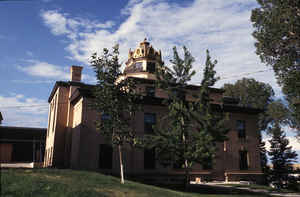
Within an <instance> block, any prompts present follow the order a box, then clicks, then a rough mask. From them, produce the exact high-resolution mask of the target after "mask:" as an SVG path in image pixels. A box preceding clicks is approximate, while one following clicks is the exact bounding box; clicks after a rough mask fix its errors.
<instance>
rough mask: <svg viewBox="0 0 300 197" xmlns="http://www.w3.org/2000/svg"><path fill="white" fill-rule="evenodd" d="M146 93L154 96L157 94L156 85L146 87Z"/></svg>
mask: <svg viewBox="0 0 300 197" xmlns="http://www.w3.org/2000/svg"><path fill="white" fill-rule="evenodd" d="M146 95H147V96H152V97H154V96H155V87H152V86H147V87H146Z"/></svg>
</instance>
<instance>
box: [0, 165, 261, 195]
mask: <svg viewBox="0 0 300 197" xmlns="http://www.w3.org/2000/svg"><path fill="white" fill-rule="evenodd" d="M0 194H1V195H0V196H3V197H4V196H5V197H10V196H11V197H19V196H20V197H30V196H34V197H39V196H43V197H44V196H51V197H77V196H78V197H94V196H98V197H102V196H116V197H122V196H126V197H135V196H138V197H147V196H155V197H168V196H170V197H179V196H187V197H196V196H198V197H229V196H232V195H207V194H195V193H183V192H177V191H172V190H167V189H163V188H159V187H154V186H149V185H144V184H140V183H136V182H131V181H126V183H125V184H124V185H121V184H120V183H119V179H118V178H115V177H111V176H105V175H102V174H99V173H95V172H86V171H74V170H57V169H34V170H21V169H19V170H17V169H10V170H3V169H1V193H0ZM237 196H238V195H237ZM237 196H236V197H237ZM243 196H244V197H245V196H246V195H243ZM255 196H256V195H255ZM255 196H254V195H252V197H255Z"/></svg>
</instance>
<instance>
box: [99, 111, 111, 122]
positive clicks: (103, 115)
mask: <svg viewBox="0 0 300 197" xmlns="http://www.w3.org/2000/svg"><path fill="white" fill-rule="evenodd" d="M109 119H110V116H109V115H108V114H106V113H103V114H102V115H101V120H102V121H105V120H109Z"/></svg>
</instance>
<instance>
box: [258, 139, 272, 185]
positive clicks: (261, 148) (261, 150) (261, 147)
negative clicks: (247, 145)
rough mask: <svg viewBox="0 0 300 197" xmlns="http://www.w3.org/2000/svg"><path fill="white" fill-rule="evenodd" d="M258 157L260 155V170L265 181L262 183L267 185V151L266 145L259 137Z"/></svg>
mask: <svg viewBox="0 0 300 197" xmlns="http://www.w3.org/2000/svg"><path fill="white" fill-rule="evenodd" d="M258 148H259V155H260V166H261V170H262V172H263V173H264V177H265V181H264V183H268V182H269V181H268V176H269V170H270V168H269V166H268V165H267V164H268V157H267V150H266V143H265V142H264V141H262V137H261V136H260V137H259V145H258Z"/></svg>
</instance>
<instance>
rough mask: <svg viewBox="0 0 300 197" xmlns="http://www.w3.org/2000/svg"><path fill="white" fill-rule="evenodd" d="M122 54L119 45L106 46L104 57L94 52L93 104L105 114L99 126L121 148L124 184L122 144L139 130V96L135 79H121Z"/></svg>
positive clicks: (120, 158) (130, 142)
mask: <svg viewBox="0 0 300 197" xmlns="http://www.w3.org/2000/svg"><path fill="white" fill-rule="evenodd" d="M118 56H119V47H118V45H116V46H114V47H113V51H112V52H109V50H108V49H103V54H102V55H101V56H100V57H98V55H97V54H96V53H95V54H93V55H92V57H91V59H92V60H91V65H92V67H93V68H94V71H95V73H96V77H97V85H96V88H95V89H94V92H93V94H94V96H95V99H94V100H93V103H92V105H91V106H92V107H93V109H95V110H96V111H97V112H99V113H100V114H101V120H98V121H96V126H97V129H98V130H99V131H100V132H101V133H103V134H104V135H105V136H107V137H110V138H111V143H112V145H114V146H116V147H118V152H119V161H120V177H121V183H124V169H123V159H122V147H123V146H124V145H125V144H126V143H129V144H132V143H134V139H135V131H134V128H132V127H131V121H132V120H133V118H134V115H135V112H136V110H138V105H137V104H135V103H134V101H135V99H136V98H137V95H136V91H135V90H136V84H135V82H134V81H133V80H132V79H131V78H123V79H122V78H121V77H122V72H121V70H120V68H121V64H119V58H118Z"/></svg>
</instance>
